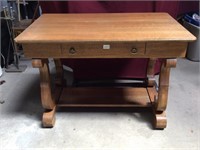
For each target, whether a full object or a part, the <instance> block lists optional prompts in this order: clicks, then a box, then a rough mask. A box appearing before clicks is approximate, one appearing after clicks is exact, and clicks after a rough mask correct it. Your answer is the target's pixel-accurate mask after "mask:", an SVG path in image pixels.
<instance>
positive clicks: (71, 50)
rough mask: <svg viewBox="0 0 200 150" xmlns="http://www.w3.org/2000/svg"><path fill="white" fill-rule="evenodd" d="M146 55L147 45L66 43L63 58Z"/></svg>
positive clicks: (133, 43) (63, 45) (63, 48)
mask: <svg viewBox="0 0 200 150" xmlns="http://www.w3.org/2000/svg"><path fill="white" fill-rule="evenodd" d="M144 53H145V43H143V42H142V43H138V42H124V43H114V42H113V43H109V42H105V43H103V42H96V43H87V42H86V43H75V42H74V43H65V44H62V57H66V58H67V57H69V58H134V57H141V56H143V55H144Z"/></svg>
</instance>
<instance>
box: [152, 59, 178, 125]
mask: <svg viewBox="0 0 200 150" xmlns="http://www.w3.org/2000/svg"><path fill="white" fill-rule="evenodd" d="M175 66H176V59H166V60H165V62H164V63H163V64H162V66H161V72H160V76H159V90H158V98H157V99H156V100H155V108H154V109H155V110H154V112H155V114H154V115H155V128H165V127H166V125H167V119H166V114H165V110H166V107H167V99H168V88H169V76H170V68H171V67H175Z"/></svg>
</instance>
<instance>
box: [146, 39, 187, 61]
mask: <svg viewBox="0 0 200 150" xmlns="http://www.w3.org/2000/svg"><path fill="white" fill-rule="evenodd" d="M186 49H187V43H186V42H147V43H146V53H145V54H146V55H147V56H149V57H155V58H168V57H185V53H186Z"/></svg>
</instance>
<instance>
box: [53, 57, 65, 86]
mask: <svg viewBox="0 0 200 150" xmlns="http://www.w3.org/2000/svg"><path fill="white" fill-rule="evenodd" d="M54 63H55V67H56V81H55V84H56V85H57V86H65V85H66V81H65V79H64V76H63V74H64V73H63V66H62V62H61V60H60V59H54Z"/></svg>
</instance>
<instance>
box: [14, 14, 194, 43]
mask: <svg viewBox="0 0 200 150" xmlns="http://www.w3.org/2000/svg"><path fill="white" fill-rule="evenodd" d="M195 39H196V38H195V37H194V36H193V35H192V34H190V32H188V31H187V30H185V29H184V27H182V26H181V25H180V24H179V23H177V21H175V20H174V19H173V18H172V17H171V16H170V15H169V14H167V13H96V14H95V13H93V14H43V15H42V16H41V17H40V18H39V19H37V20H36V21H35V22H34V23H33V24H31V25H30V26H29V27H28V28H27V29H26V30H25V31H24V32H23V33H22V34H20V35H19V36H18V37H17V38H16V39H15V40H16V42H19V43H37V44H38V43H56V44H57V43H65V42H70V41H71V42H73V41H76V42H86V41H88V42H92V41H93V42H94V41H110V42H111V41H117V42H122V41H124V42H127V41H140V42H141V41H145V42H146V41H185V42H187V41H193V40H195Z"/></svg>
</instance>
